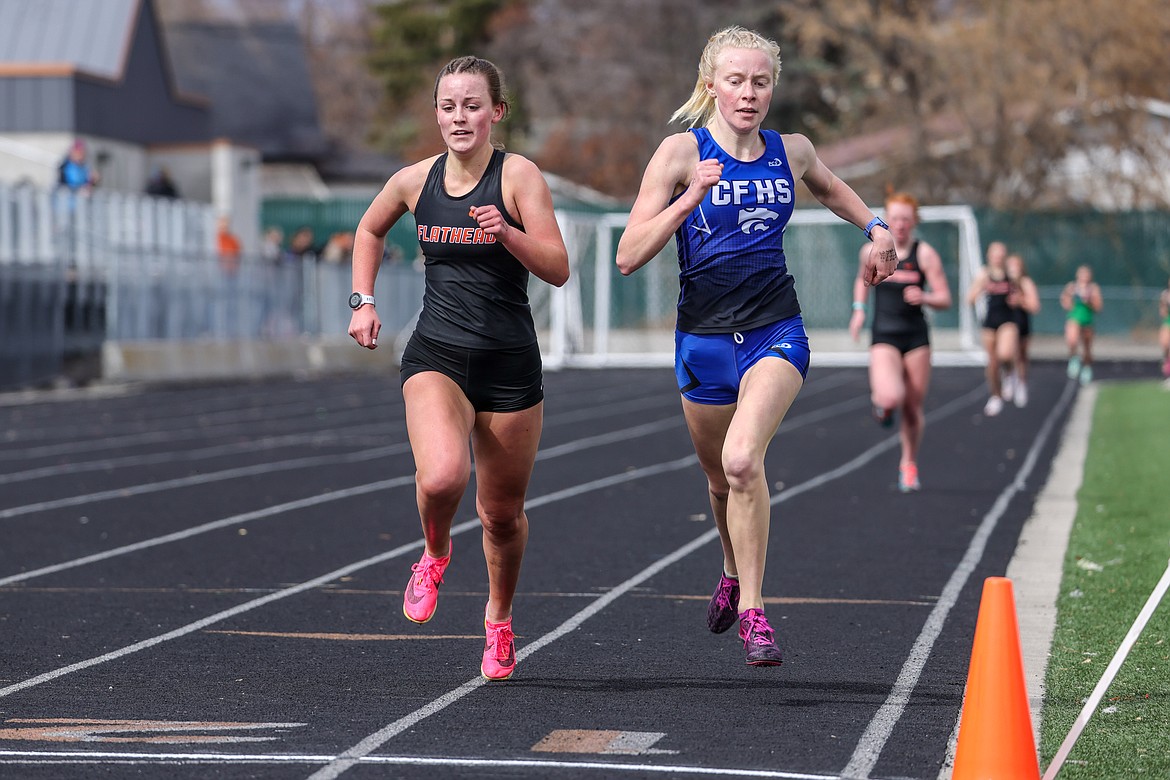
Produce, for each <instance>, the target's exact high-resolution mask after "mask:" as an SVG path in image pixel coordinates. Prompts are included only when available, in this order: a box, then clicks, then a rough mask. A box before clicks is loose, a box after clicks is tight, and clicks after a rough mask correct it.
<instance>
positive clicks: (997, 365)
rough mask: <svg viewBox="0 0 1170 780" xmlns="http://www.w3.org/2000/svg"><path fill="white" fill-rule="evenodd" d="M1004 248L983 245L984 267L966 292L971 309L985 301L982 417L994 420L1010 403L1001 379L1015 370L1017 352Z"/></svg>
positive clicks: (1017, 334) (1007, 388)
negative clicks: (985, 358)
mask: <svg viewBox="0 0 1170 780" xmlns="http://www.w3.org/2000/svg"><path fill="white" fill-rule="evenodd" d="M1007 254H1008V251H1007V246H1006V245H1005V244H1004V243H1003V242H1001V241H992V242H991V243H990V244H988V245H987V264H986V265H984V266H983V268H982V269H980V271H979V274H978V275H977V276H976V277H975V281H973V282H972V283H971V289H970V290H968V292H967V303H969V304H971V305H975V304H976V303H977V302H978V301H979V300H980V298H985V299H986V313H985V314H984V316H983V328H982V333H983V349H984V350H985V351H986V352H987V368H986V376H987V389H988V391H989V395H988V398H987V403H986V404H985V405H984V407H983V413H984V414H985V415H987V416H988V417H994V416H995V415H997V414H999V413H1000V412H1001V411H1003V404H1004V401H1010V400H1012V392H1011V391H1012V389H1013V385H1012V384H1011V383H1006V384H1005V382H1004V378H1005V376H1008V375H1010V374H1011V373H1012V372H1013V371H1014V370H1015V364H1016V356H1017V355H1018V353H1019V349H1020V330H1019V325H1018V324H1017V322H1016V318H1015V314H1014V313H1013V312H1012V307H1011V306H1010V305H1009V303H1008V297H1009V296H1010V295H1011V292H1012V283H1011V280H1010V279H1008V274H1007Z"/></svg>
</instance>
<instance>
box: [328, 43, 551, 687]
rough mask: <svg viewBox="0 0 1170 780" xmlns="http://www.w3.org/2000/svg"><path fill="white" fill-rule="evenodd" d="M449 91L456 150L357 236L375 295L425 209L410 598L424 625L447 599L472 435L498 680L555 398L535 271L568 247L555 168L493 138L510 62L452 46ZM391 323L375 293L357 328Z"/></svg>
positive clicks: (366, 339) (395, 189)
mask: <svg viewBox="0 0 1170 780" xmlns="http://www.w3.org/2000/svg"><path fill="white" fill-rule="evenodd" d="M434 98H435V113H436V117H437V119H438V124H439V129H440V130H441V131H442V134H443V141H444V142H445V143H446V145H447V151H446V152H445V153H443V154H441V155H438V156H436V157H431V158H429V159H426V160H423V161H421V162H418V163H415V164H414V165H409V166H407V167H405V168H403V169H402V170H400V171H398V172H397V173H395V174H394V175H393V176H392V177H390V180H389V181H388V182H386V186H385V187H384V188H383V190H382V191H381V192H380V193H379V194H378V196H377V197H376V198H375V199H374V202H373V203H372V204H370V207H369V209H368V210H367V211H366V213H365V215H364V216H363V217H362V220H361V223H360V224H359V225H358V229H357V235H356V237H355V241H354V254H353V285H354V290H355V291H356V292H357V293H362V294H368V295H372V294H373V291H374V281H375V279H376V278H377V274H378V266H379V263H380V262H381V257H382V249H383V245H384V243H385V238H386V233H387V232H388V231H389V230H390V228H391V227H392V226H393V225H394V223H395V222H397V221H398V220H399V218H401V217H402V216H403V215H404V214H405V213H406V212H407V211H410V212H412V213H413V214H414V216H415V222H416V223H417V225H418V237H419V245H420V247H421V248H422V250H423V253H424V256H425V258H426V292H425V294H424V297H423V311H422V314H420V315H419V321H418V326H417V328H416V330H415V333H414V335H413V336H412V337H411V339H410V343H409V344H408V346H407V349H406V351H405V353H404V355H403V358H402V395H403V400H404V401H405V402H406V425H407V432H408V434H409V437H410V447H411V450H412V451H413V453H414V461H415V468H416V475H415V481H416V496H417V499H418V510H419V515H420V517H421V519H422V527H423V536H424V537H425V540H426V549H425V550H424V552H423V556H422V558H421V560H419V562H418V563H417V564H415V565H414V566H413V567H412V572H413V573H412V575H411V577H410V580H409V581H408V582H407V585H406V589H405V592H404V593H403V604H402V611H403V614H405V615H406V617H407V618H409V619H410V620H413V621H414V622H416V623H425V622H427V621H428V620H430V619H431V617H432V616H433V615H434V613H435V608H436V606H437V599H438V586H439V584H440V583H441V582H442V581H443V572H444V571H445V570H446V568H447V565H448V564H449V562H450V556H451V523H452V520H453V519H454V517H455V511H456V510H457V509H458V507H459V502H460V500H461V499H462V497H463V493H464V491H465V490H466V489H467V484H468V482H469V481H470V479H471V454H470V452H469V450H468V439H469V438H470V440H471V449H472V450H474V453H475V474H476V497H475V506H476V510H477V512H478V514H479V517H480V520H481V522H482V523H483V547H484V555H485V557H486V558H487V566H488V602H487V607H486V611H485V615H484V625H485V629H486V633H487V641H486V643H485V646H484V653H483V662H482V665H481V667H480V669H481V671H482V672H483V675H484V677H486V678H488V679H492V680H499V679H506V678H507V677H509V676H511V674H512V671H513V669H514V667H515V661H516V651H515V642H514V637H513V634H512V598H513V596H514V594H515V592H516V583H517V580H518V578H519V575H520V562H521V559H522V558H523V556H524V548H525V546H526V544H527V541H528V518H527V516H526V515H525V514H524V496H525V493H526V492H527V490H528V482H529V479H530V478H531V476H532V465H533V463H534V461H535V459H536V450H537V445H538V444H539V441H540V432H541V425H542V419H543V418H542V415H543V408H544V402H543V398H544V395H543V386H542V383H541V365H540V351H539V349H538V347H537V343H536V331H535V328H534V326H533V323H532V314H531V312H530V310H529V307H528V294H527V288H528V276H529V272H531V273H533V274H536V276H537V277H539V278H540V279H542V280H544V281H546V282H548V283H550V284H554V285H557V286H558V287H559V286H560V285H562V284H564V283H565V282H566V281H567V280H568V278H569V261H568V254H567V253H566V251H565V244H564V241H563V239H562V238H561V234H560V229H559V228H558V227H557V222H556V217H555V215H554V214H553V205H552V195H551V193H550V192H549V189H548V185H547V184H546V183H545V180H544V177H543V176H542V175H541V173H540V171H539V170H538V169H537V167H536V166H535V165H534V164H533V163H532V162H530V161H529V160H527V159H525V158H523V157H521V156H519V155H515V154H504V153H503V152H502V151H499V150H496V149H494V148H493V147H492V144H491V130H492V126H493V125H494V124H495V123H496V122H499V121H500V120H502V119H503V118H504V117H505V116H506V115H507V113H508V103H507V101H506V100H505V98H504V89H503V79H502V76H501V75H500V72H499V70H498V69H497V68H496V66H495V65H493V64H492V63H490V62H488V61H487V60H482V59H479V58H476V57H461V58H459V59H455V60H452V61H451V62H450V63H448V64H447V65H446V66H445V67H444V68H443V70H442V71H440V73H439V77H438V79H437V80H436V81H435V95H434ZM381 327H382V324H381V321H380V320H379V319H378V314H377V311H376V310H375V308H374V305H372V304H366V305H361V306H359V307H358V308H357V309H355V310H354V314H353V318H352V319H351V321H350V326H349V335H351V336H352V337H353V338H354V339H355V340H356V341H357V343H358V344H360V345H361V346H363V347H367V348H369V349H374V348H376V347H377V344H378V333H379V331H380V330H381Z"/></svg>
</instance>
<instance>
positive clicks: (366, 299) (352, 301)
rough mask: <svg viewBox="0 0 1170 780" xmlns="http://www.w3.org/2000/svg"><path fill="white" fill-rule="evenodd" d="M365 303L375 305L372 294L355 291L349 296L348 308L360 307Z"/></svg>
mask: <svg viewBox="0 0 1170 780" xmlns="http://www.w3.org/2000/svg"><path fill="white" fill-rule="evenodd" d="M367 303H368V304H370V305H371V306H373V305H375V304H374V296H372V295H366V294H365V293H360V292H355V293H354V294H353V295H351V296H349V308H351V309H358V308H361V307H362V306H364V305H366V304H367Z"/></svg>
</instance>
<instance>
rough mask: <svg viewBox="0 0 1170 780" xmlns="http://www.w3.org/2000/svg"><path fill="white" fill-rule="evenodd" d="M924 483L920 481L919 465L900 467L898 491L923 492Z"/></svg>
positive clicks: (907, 464)
mask: <svg viewBox="0 0 1170 780" xmlns="http://www.w3.org/2000/svg"><path fill="white" fill-rule="evenodd" d="M921 489H922V483H921V482H919V481H918V464H917V463H903V464H902V465H900V466H899V467H898V490H901V491H902V492H903V493H911V492H913V491H915V490H921Z"/></svg>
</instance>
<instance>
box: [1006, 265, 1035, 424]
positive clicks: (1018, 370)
mask: <svg viewBox="0 0 1170 780" xmlns="http://www.w3.org/2000/svg"><path fill="white" fill-rule="evenodd" d="M1004 262H1005V267H1006V269H1007V275H1008V280H1009V281H1010V282H1011V284H1012V289H1011V292H1010V293H1009V294H1008V306H1010V307H1011V309H1012V315H1013V316H1014V317H1015V320H1016V328H1017V330H1019V336H1020V338H1019V345H1018V348H1017V349H1016V362H1015V370H1014V371H1013V372H1012V373H1010V374H1008V375H1007V376H1005V377H1004V383H1005V384H1006V385H1008V386H1010V388H1011V391H1010V395H1011V398H1012V402H1013V403H1015V405H1016V406H1018V407H1020V408H1021V409H1023V408H1024V407H1025V406H1027V405H1028V368H1029V365H1030V363H1029V361H1030V359H1031V358H1030V357H1029V355H1028V345H1029V343H1030V342H1031V340H1032V315H1034V314H1036V313H1037V312H1038V311H1040V291H1039V290H1037V289H1036V282H1035V281H1034V280H1033V279H1032V277H1031V276H1029V275H1028V266H1027V265H1025V264H1024V258H1023V257H1021V256H1020V255H1018V254H1015V253H1012V254H1010V255H1008V256H1007V260H1006V261H1004ZM1004 393H1005V394H1009V393H1008V391H1007V390H1006V389H1005V390H1004Z"/></svg>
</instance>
